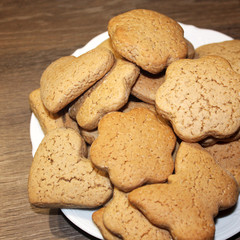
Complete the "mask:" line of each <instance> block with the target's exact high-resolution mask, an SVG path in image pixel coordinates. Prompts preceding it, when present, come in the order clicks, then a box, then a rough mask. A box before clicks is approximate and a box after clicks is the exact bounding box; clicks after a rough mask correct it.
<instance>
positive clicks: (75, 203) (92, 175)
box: [28, 128, 112, 208]
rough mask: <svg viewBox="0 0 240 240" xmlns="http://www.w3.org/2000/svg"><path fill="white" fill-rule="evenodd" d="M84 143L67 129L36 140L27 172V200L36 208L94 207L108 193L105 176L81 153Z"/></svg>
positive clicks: (84, 148) (104, 199) (83, 149)
mask: <svg viewBox="0 0 240 240" xmlns="http://www.w3.org/2000/svg"><path fill="white" fill-rule="evenodd" d="M83 152H86V144H85V142H84V141H83V139H82V137H81V136H80V134H79V133H77V132H76V131H74V130H73V129H70V128H68V129H67V128H58V129H55V130H52V131H51V132H49V133H48V134H47V135H45V137H44V139H43V140H42V142H41V143H40V145H39V147H38V149H37V152H36V154H35V156H34V159H33V162H32V166H31V169H30V173H29V181H28V193H29V201H30V203H31V204H33V205H35V206H37V207H47V208H49V207H50V208H94V207H97V206H101V205H102V204H104V203H105V202H107V201H108V200H109V198H110V197H111V195H112V186H111V183H110V181H109V178H108V177H107V176H106V174H105V173H103V172H102V171H99V170H97V169H96V168H94V166H93V165H92V163H91V161H90V160H89V159H86V158H85V157H84V155H83Z"/></svg>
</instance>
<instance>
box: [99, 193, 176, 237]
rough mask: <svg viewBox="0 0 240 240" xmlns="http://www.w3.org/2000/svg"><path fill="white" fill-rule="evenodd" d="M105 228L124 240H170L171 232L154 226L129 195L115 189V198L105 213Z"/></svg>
mask: <svg viewBox="0 0 240 240" xmlns="http://www.w3.org/2000/svg"><path fill="white" fill-rule="evenodd" d="M103 223H104V225H105V227H106V228H107V229H108V230H110V231H111V232H112V233H114V234H115V235H117V236H121V239H124V240H136V239H138V240H150V239H151V240H159V239H161V240H170V239H172V238H171V236H170V234H169V232H168V231H166V230H163V229H161V228H158V227H155V226H154V225H152V224H151V223H150V222H149V221H148V220H147V219H146V218H145V217H144V215H143V214H142V213H141V212H140V211H138V210H137V209H136V208H134V207H133V206H132V205H131V204H130V203H129V201H128V194H127V193H124V192H121V191H119V190H118V189H117V188H114V194H113V198H112V199H111V201H110V202H109V204H107V206H106V207H105V210H104V212H103Z"/></svg>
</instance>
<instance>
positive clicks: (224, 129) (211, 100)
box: [156, 56, 240, 142]
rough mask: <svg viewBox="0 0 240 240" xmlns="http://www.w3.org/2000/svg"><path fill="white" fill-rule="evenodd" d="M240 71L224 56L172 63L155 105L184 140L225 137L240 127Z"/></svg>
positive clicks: (157, 94) (158, 92) (193, 140)
mask: <svg viewBox="0 0 240 240" xmlns="http://www.w3.org/2000/svg"><path fill="white" fill-rule="evenodd" d="M239 92H240V75H239V74H237V73H236V72H235V71H233V70H232V68H231V66H230V64H229V63H228V62H227V60H225V59H224V58H221V57H218V56H205V57H202V58H200V59H194V60H191V59H184V60H179V61H176V62H174V63H172V64H171V65H170V66H169V67H168V69H167V71H166V75H165V82H164V83H163V84H162V85H161V86H160V87H159V89H158V91H157V93H156V109H157V111H158V112H159V113H160V114H162V115H163V116H164V117H165V118H167V119H169V120H170V121H171V122H172V125H173V128H174V130H175V133H176V134H177V135H178V136H179V137H180V138H181V139H182V140H184V141H187V142H197V141H200V140H202V139H204V138H206V137H209V136H212V137H215V138H226V137H229V136H231V135H232V134H233V133H234V132H236V131H237V130H238V129H239V127H240V95H239Z"/></svg>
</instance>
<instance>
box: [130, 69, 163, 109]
mask: <svg viewBox="0 0 240 240" xmlns="http://www.w3.org/2000/svg"><path fill="white" fill-rule="evenodd" d="M164 75H165V71H162V72H160V73H159V74H150V73H148V72H146V71H141V73H140V75H139V77H138V79H137V81H136V83H135V84H134V85H133V87H132V90H131V94H132V95H133V96H135V97H136V98H138V99H140V100H142V101H143V102H146V103H149V104H155V96H156V92H157V90H158V88H159V87H160V86H161V85H162V84H163V82H164V80H165V79H164Z"/></svg>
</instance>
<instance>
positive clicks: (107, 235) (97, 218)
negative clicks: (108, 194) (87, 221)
mask: <svg viewBox="0 0 240 240" xmlns="http://www.w3.org/2000/svg"><path fill="white" fill-rule="evenodd" d="M104 211H105V207H102V208H100V209H98V210H97V211H95V212H94V213H93V214H92V220H93V222H94V223H95V224H96V226H97V227H98V229H99V230H100V232H101V234H102V236H103V238H104V239H105V240H121V238H119V237H117V236H115V235H114V234H113V233H111V232H110V231H109V230H108V229H107V228H106V227H105V225H104V223H103V214H104Z"/></svg>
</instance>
